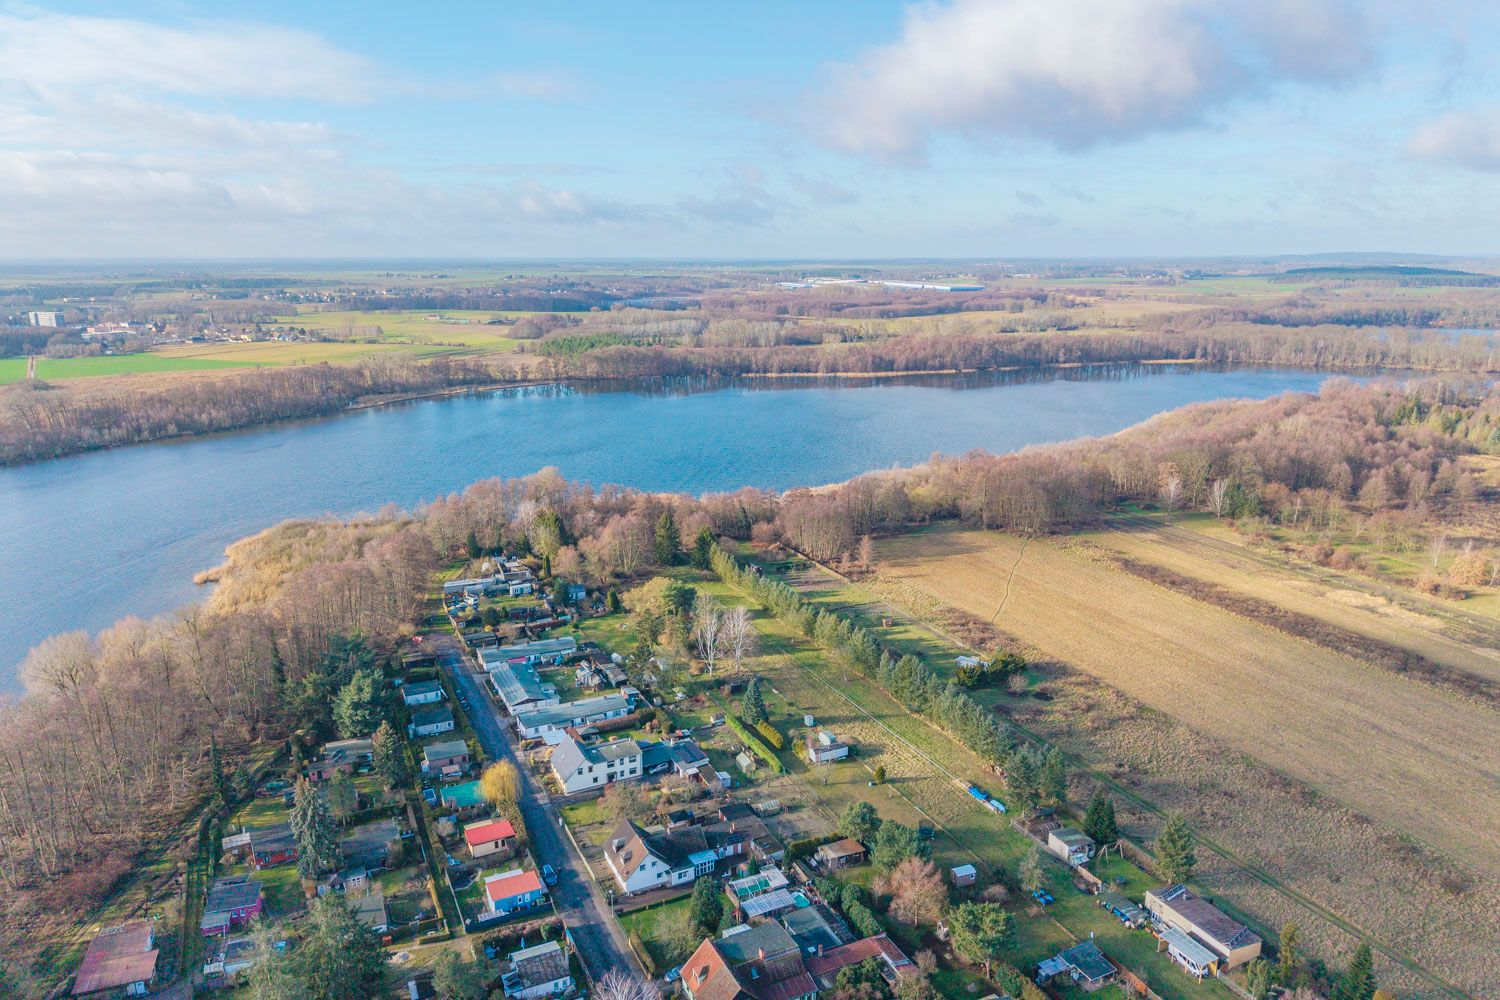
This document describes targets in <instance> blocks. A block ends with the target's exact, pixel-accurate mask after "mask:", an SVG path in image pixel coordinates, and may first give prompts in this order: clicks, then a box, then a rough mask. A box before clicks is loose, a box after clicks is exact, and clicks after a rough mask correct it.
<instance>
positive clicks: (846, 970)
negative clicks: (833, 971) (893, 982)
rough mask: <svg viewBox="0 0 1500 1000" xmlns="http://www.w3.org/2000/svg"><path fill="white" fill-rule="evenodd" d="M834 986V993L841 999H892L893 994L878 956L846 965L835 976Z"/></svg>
mask: <svg viewBox="0 0 1500 1000" xmlns="http://www.w3.org/2000/svg"><path fill="white" fill-rule="evenodd" d="M833 986H834V994H833V995H834V996H836V997H839V998H840V1000H843V998H846V997H847V998H848V1000H891V997H892V996H893V994H892V993H891V986H890V983H888V982H886V980H885V976H884V974H882V972H881V964H880V959H878V958H867V959H865V960H864V961H863V962H856V963H854V964H853V965H846V966H844V967H843V968H842V969H840V970H839V971H838V975H837V976H835V977H834V982H833Z"/></svg>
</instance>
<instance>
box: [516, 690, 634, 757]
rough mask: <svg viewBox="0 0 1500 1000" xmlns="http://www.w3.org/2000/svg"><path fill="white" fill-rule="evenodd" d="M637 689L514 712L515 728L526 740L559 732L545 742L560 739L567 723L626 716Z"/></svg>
mask: <svg viewBox="0 0 1500 1000" xmlns="http://www.w3.org/2000/svg"><path fill="white" fill-rule="evenodd" d="M637 693H638V692H637V691H636V690H635V689H634V688H624V689H622V690H621V691H619V692H617V693H615V694H604V695H599V696H597V697H594V698H582V699H580V700H578V701H570V702H565V703H563V704H561V705H553V706H551V707H549V708H538V709H532V710H530V711H526V712H521V713H519V714H517V715H516V731H517V732H519V733H520V734H521V736H522V737H523V738H525V739H528V740H536V739H544V738H547V736H548V734H552V733H555V734H559V735H558V736H557V737H556V738H555V739H547V742H548V743H556V742H558V741H559V740H561V735H560V734H561V733H562V731H563V730H564V729H567V728H569V727H570V726H584V725H588V724H589V723H591V722H603V721H604V720H606V719H618V718H619V717H620V716H622V715H629V714H630V711H631V709H633V708H634V707H635V698H636V694H637Z"/></svg>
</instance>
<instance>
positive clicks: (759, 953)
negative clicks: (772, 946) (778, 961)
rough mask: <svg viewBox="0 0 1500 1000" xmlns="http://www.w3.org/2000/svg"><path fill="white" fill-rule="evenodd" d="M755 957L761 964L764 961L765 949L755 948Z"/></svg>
mask: <svg viewBox="0 0 1500 1000" xmlns="http://www.w3.org/2000/svg"><path fill="white" fill-rule="evenodd" d="M755 955H756V957H757V958H759V959H760V960H761V961H762V962H764V961H765V960H766V949H765V948H757V949H755Z"/></svg>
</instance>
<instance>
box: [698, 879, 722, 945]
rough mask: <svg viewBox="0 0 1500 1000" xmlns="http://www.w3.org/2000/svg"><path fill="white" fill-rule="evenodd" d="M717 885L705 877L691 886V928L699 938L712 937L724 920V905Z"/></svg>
mask: <svg viewBox="0 0 1500 1000" xmlns="http://www.w3.org/2000/svg"><path fill="white" fill-rule="evenodd" d="M720 893H721V890H720V889H719V883H718V882H717V881H716V880H715V879H713V878H711V877H709V876H707V875H705V876H704V877H703V878H700V879H699V880H698V881H697V882H695V883H694V884H693V903H692V910H691V912H692V915H693V926H694V927H696V928H697V929H698V936H699V937H700V938H706V937H713V936H714V935H715V934H717V933H718V932H719V923H720V921H722V920H723V919H724V903H723V898H722V896H721V895H720Z"/></svg>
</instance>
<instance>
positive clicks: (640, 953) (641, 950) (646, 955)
mask: <svg viewBox="0 0 1500 1000" xmlns="http://www.w3.org/2000/svg"><path fill="white" fill-rule="evenodd" d="M630 947H631V949H632V950H633V951H634V952H635V954H636V957H637V958H639V959H640V960H641V966H642V967H643V968H644V969H645V970H646V974H647V975H648V976H654V975H656V962H655V961H653V960H652V958H651V949H649V948H647V947H646V942H644V941H642V940H641V935H640V932H639V931H631V932H630Z"/></svg>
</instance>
